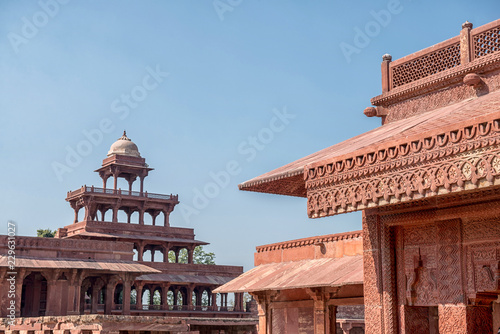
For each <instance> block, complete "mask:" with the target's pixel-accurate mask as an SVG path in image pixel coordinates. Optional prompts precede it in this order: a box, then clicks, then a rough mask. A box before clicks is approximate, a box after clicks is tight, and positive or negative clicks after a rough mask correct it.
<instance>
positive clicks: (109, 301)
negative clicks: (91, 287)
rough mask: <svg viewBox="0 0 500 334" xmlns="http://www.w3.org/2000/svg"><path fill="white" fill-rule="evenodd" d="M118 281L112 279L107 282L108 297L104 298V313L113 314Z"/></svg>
mask: <svg viewBox="0 0 500 334" xmlns="http://www.w3.org/2000/svg"><path fill="white" fill-rule="evenodd" d="M115 285H116V281H115V280H111V281H110V282H108V284H106V299H105V300H104V314H111V310H112V308H113V299H114V292H115Z"/></svg>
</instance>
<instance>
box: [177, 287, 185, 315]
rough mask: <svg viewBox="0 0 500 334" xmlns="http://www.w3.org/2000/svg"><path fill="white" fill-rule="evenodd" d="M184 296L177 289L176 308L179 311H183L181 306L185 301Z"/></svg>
mask: <svg viewBox="0 0 500 334" xmlns="http://www.w3.org/2000/svg"><path fill="white" fill-rule="evenodd" d="M184 296H185V294H184V293H183V291H182V289H179V291H178V292H177V308H178V309H179V310H182V309H183V305H184V301H185V298H184Z"/></svg>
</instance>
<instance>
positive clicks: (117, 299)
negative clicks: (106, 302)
mask: <svg viewBox="0 0 500 334" xmlns="http://www.w3.org/2000/svg"><path fill="white" fill-rule="evenodd" d="M113 302H114V303H115V305H116V306H117V308H118V309H121V307H120V306H121V305H122V304H123V284H121V283H120V284H117V285H116V287H115V292H114V295H113Z"/></svg>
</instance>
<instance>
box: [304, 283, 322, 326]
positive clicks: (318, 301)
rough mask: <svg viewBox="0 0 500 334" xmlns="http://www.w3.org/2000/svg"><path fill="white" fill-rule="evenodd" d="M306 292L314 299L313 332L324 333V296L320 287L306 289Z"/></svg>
mask: <svg viewBox="0 0 500 334" xmlns="http://www.w3.org/2000/svg"><path fill="white" fill-rule="evenodd" d="M306 292H307V294H308V295H309V296H310V297H311V298H312V299H313V301H314V333H326V329H327V317H326V313H327V312H326V311H327V310H326V299H327V298H326V296H325V293H324V291H323V289H321V288H312V289H306Z"/></svg>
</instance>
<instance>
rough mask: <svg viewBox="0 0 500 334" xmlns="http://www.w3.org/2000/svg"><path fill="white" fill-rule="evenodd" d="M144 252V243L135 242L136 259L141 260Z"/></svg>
mask: <svg viewBox="0 0 500 334" xmlns="http://www.w3.org/2000/svg"><path fill="white" fill-rule="evenodd" d="M143 253H144V243H143V242H142V241H141V242H138V243H137V261H143V255H144V254H143Z"/></svg>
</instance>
